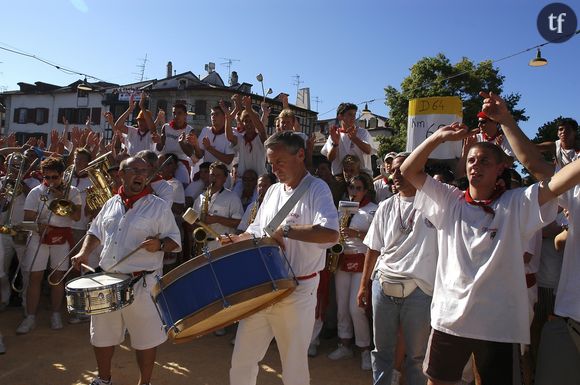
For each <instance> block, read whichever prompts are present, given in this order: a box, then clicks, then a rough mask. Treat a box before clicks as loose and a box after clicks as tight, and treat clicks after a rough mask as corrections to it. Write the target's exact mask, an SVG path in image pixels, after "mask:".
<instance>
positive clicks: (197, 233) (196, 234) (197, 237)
mask: <svg viewBox="0 0 580 385" xmlns="http://www.w3.org/2000/svg"><path fill="white" fill-rule="evenodd" d="M212 187H213V183H210V185H209V186H208V188H207V189H206V190H205V191H204V193H203V202H202V204H201V210H200V213H199V221H197V223H196V224H197V225H198V226H199V227H198V228H196V229H195V230H193V240H194V241H195V242H197V243H203V244H205V243H207V238H208V234H211V235H213V237H214V238H218V237H219V234H218V233H216V232H215V231H214V230H213V229H212V228H211V227H210V226H209V225H208V224H206V223H205V218H206V217H207V213H208V211H209V202H210V200H211V189H212Z"/></svg>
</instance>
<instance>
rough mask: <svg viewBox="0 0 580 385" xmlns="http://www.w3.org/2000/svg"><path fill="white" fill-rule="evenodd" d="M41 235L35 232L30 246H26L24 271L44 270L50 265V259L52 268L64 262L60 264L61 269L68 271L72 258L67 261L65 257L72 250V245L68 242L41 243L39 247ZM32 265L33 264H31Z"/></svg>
mask: <svg viewBox="0 0 580 385" xmlns="http://www.w3.org/2000/svg"><path fill="white" fill-rule="evenodd" d="M39 239H40V237H39V235H38V234H33V235H32V238H31V239H30V242H29V243H28V247H27V248H26V253H25V254H24V261H23V263H22V270H24V271H44V270H46V266H47V265H48V261H49V259H50V268H51V269H55V268H56V267H57V266H58V264H59V263H61V261H62V264H61V265H60V266H58V269H57V270H59V271H66V270H68V268H69V263H70V259H69V258H67V260H66V261H63V259H64V258H65V257H66V255H67V254H68V252H69V250H70V245H69V244H68V242H65V243H63V244H62V245H44V244H41V245H40V248H39V247H38V242H39ZM37 248H38V254H37V255H36V259H35V260H34V265H32V260H33V259H34V254H35V253H36V250H37ZM31 265H32V266H31Z"/></svg>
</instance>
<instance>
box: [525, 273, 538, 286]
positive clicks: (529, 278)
mask: <svg viewBox="0 0 580 385" xmlns="http://www.w3.org/2000/svg"><path fill="white" fill-rule="evenodd" d="M535 284H536V274H535V273H530V274H526V286H527V287H528V289H529V288H530V287H532V286H534V285H535Z"/></svg>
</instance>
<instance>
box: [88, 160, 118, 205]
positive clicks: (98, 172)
mask: <svg viewBox="0 0 580 385" xmlns="http://www.w3.org/2000/svg"><path fill="white" fill-rule="evenodd" d="M110 154H111V152H108V153H106V154H105V155H102V156H99V157H98V158H96V159H95V160H93V161H92V162H90V163H89V164H88V166H87V168H85V169H83V170H81V172H80V174H84V173H85V172H86V173H87V175H88V177H89V179H90V180H91V183H92V186H90V187H89V188H87V198H86V202H87V206H88V207H89V209H90V210H92V211H98V210H100V209H101V207H103V206H104V204H105V203H106V202H107V201H108V200H109V199H110V198H112V197H113V191H112V189H111V186H112V185H113V179H112V178H111V176H110V175H109V172H108V171H107V170H108V169H109V166H110V164H109V159H108V157H109V155H110Z"/></svg>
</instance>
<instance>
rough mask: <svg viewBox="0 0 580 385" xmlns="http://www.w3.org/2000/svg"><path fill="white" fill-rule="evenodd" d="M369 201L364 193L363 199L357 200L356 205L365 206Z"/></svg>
mask: <svg viewBox="0 0 580 385" xmlns="http://www.w3.org/2000/svg"><path fill="white" fill-rule="evenodd" d="M369 203H371V200H370V199H369V197H368V196H367V195H365V196H364V197H363V199H362V200H361V201H360V202H359V204H358V207H359V208H360V207H365V206H366V205H368V204H369Z"/></svg>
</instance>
